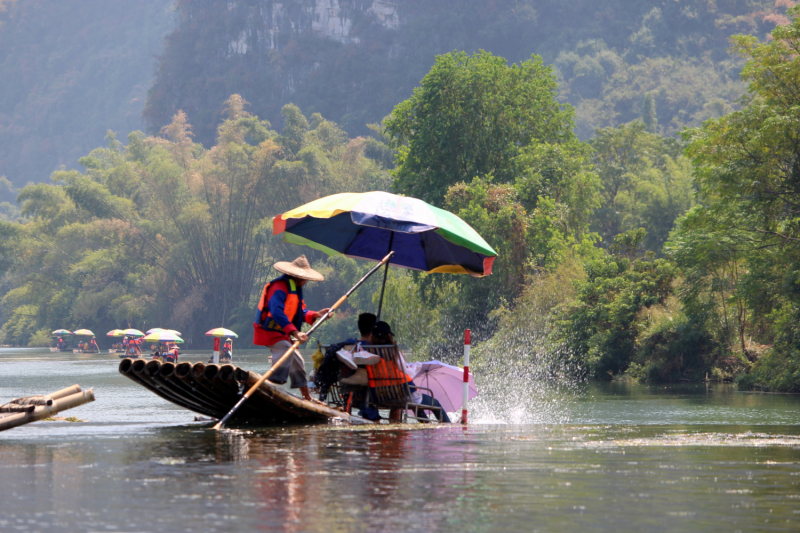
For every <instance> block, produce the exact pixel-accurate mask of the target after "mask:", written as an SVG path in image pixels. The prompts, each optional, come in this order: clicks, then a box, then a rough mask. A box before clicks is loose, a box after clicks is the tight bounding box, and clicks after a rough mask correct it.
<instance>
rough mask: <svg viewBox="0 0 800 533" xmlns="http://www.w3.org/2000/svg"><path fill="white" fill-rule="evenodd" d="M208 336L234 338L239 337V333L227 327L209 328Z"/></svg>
mask: <svg viewBox="0 0 800 533" xmlns="http://www.w3.org/2000/svg"><path fill="white" fill-rule="evenodd" d="M206 336H208V337H234V338H237V339H238V338H239V335H237V334H236V333H234V332H232V331H231V330H229V329H225V328H214V329H211V330H208V331H206Z"/></svg>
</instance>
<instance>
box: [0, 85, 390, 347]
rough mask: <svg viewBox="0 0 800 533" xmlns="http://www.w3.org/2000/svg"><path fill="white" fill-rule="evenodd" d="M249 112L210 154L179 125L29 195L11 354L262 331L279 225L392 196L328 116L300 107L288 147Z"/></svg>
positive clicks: (16, 263) (355, 143) (229, 123)
mask: <svg viewBox="0 0 800 533" xmlns="http://www.w3.org/2000/svg"><path fill="white" fill-rule="evenodd" d="M246 107H247V102H246V101H244V100H243V99H242V98H241V96H239V95H233V96H231V97H230V98H229V99H228V101H227V102H226V104H225V108H224V109H225V116H226V118H225V120H224V121H223V122H221V123H220V125H219V127H218V130H217V131H218V136H217V143H216V144H215V145H214V146H213V147H211V148H210V149H208V150H206V149H204V148H203V147H202V146H201V145H199V144H196V143H194V142H193V140H192V130H191V126H190V125H189V123H188V122H187V120H186V116H185V115H184V114H183V113H181V112H179V113H177V114H176V115H175V117H174V119H173V121H172V123H171V124H169V125H168V126H166V127H165V128H164V129H163V131H162V133H163V137H145V136H144V135H143V134H142V133H140V132H134V133H132V134H131V135H129V137H128V144H127V146H123V145H122V143H120V142H119V141H117V140H116V138H115V137H114V136H113V135H109V144H108V146H107V147H106V148H98V149H96V150H93V151H92V152H91V153H90V154H89V155H88V156H86V157H83V158H81V160H80V163H81V164H82V165H83V166H84V167H85V168H86V170H85V172H82V173H81V172H78V171H59V172H56V173H54V174H53V180H54V183H53V184H35V185H29V186H27V187H25V188H23V189H22V190H21V191H20V193H19V198H18V200H19V202H20V203H21V205H22V216H23V217H25V218H24V220H23V221H22V223H18V224H10V223H5V224H4V225H3V226H2V231H3V232H4V234H8V235H9V239H7V240H6V239H4V240H3V243H4V244H3V248H2V249H0V254H2V255H0V257H2V261H0V266H2V267H3V268H4V269H5V270H7V272H8V274H7V279H8V280H9V281H8V282H9V284H10V290H8V292H6V293H5V295H4V297H3V301H2V303H3V313H4V315H5V318H6V320H5V323H4V324H3V327H2V336H3V339H4V341H5V342H8V343H14V344H26V343H27V342H29V341H30V340H31V339H32V338H33V336H34V335H36V334H37V332H39V331H40V330H42V329H43V328H47V331H50V330H52V329H55V328H57V327H70V328H72V327H89V328H92V329H97V330H104V329H112V328H114V327H127V326H128V324H130V323H134V324H137V325H139V326H141V327H145V325H146V324H150V325H152V326H156V325H159V324H161V325H163V324H166V323H169V324H172V327H175V328H177V329H180V330H181V331H182V332H183V333H184V335H185V336H186V339H187V341H189V342H192V341H194V342H197V341H200V340H201V339H202V331H204V329H209V328H211V327H216V326H219V325H221V324H227V325H230V324H231V321H232V320H236V319H238V320H242V323H239V324H238V325H237V326H238V327H239V328H240V329H243V332H244V331H247V330H249V328H250V327H251V326H250V324H251V321H252V317H251V314H252V308H251V307H252V302H251V297H252V296H253V294H254V291H256V290H257V288H258V286H259V285H260V284H261V283H263V282H264V281H265V278H268V277H269V276H271V275H272V272H271V265H272V262H273V259H275V258H277V257H279V256H280V258H281V259H282V258H283V254H286V253H288V251H287V250H285V249H284V247H283V245H282V244H280V243H276V242H275V240H274V239H273V240H271V239H270V233H271V227H272V226H271V219H272V217H273V216H274V215H275V214H277V213H280V212H283V211H285V210H287V209H290V208H292V207H296V206H297V205H300V204H303V203H305V202H308V201H310V200H312V199H314V198H317V197H319V196H322V195H325V194H329V193H331V192H334V191H335V192H339V191H341V190H344V189H349V190H353V191H356V192H357V191H363V190H372V189H376V188H378V189H380V188H385V187H386V186H387V185H388V175H387V174H386V172H385V171H383V170H382V169H381V168H380V166H379V165H378V164H377V163H375V162H373V161H372V160H369V159H367V158H365V157H364V155H363V153H364V146H365V145H364V142H363V140H362V139H352V140H351V139H348V138H347V136H346V135H345V134H344V133H343V132H342V130H341V129H339V127H338V126H336V125H335V124H333V123H331V122H329V121H327V120H325V119H324V118H322V117H321V116H319V115H313V116H312V117H310V120H308V119H306V118H305V117H304V116H303V115H302V113H300V111H299V109H298V108H297V107H295V106H287V107H286V108H285V109H284V113H285V114H286V115H287V116H291V117H292V120H294V121H295V122H296V123H297V127H296V128H294V129H293V130H291V135H289V134H287V132H284V134H283V135H279V134H278V133H277V132H275V131H273V130H271V129H270V125H269V123H268V122H266V121H262V120H259V119H258V118H257V117H254V116H251V115H250V114H249V113H248V112H247V110H246ZM333 289H334V290H335V287H334V288H333ZM241 308H244V309H246V312H240V311H239V310H240V309H241ZM232 316H233V317H236V318H234V319H232V318H231V317H232ZM244 328H246V329H244ZM37 338H38V337H37Z"/></svg>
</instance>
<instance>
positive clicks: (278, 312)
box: [253, 255, 329, 401]
mask: <svg viewBox="0 0 800 533" xmlns="http://www.w3.org/2000/svg"><path fill="white" fill-rule="evenodd" d="M273 266H274V268H275V270H277V271H278V272H281V273H282V274H283V275H282V276H280V277H278V278H276V279H273V280H272V281H270V282H269V283H267V284H266V285H265V286H264V290H263V291H262V292H261V298H260V299H259V302H258V308H257V309H256V316H255V321H254V323H253V344H255V345H256V346H266V347H268V348H269V349H270V352H272V357H273V360H274V362H275V363H276V364H277V363H278V358H280V357H281V356H282V355H283V354H284V353H285V352H286V351H287V350H289V349H290V348H291V347H292V342H294V341H300V343H304V342H307V341H308V335H307V334H305V333H303V332H302V331H301V328H302V326H303V323H304V322H305V323H307V324H313V323H314V321H315V320H317V319H318V318H320V317H322V316H323V315H324V314H325V313H327V312H328V311H329V309H322V310H320V311H309V310H308V309H306V304H305V302H304V301H303V286H304V285H305V284H306V283H308V282H309V281H324V280H325V277H324V276H323V275H322V274H320V273H319V272H317V271H316V270H314V269H313V268H311V265H310V264H309V262H308V259H306V256H304V255H301V256H300V257H298V258H297V259H295V260H294V261H292V262H291V263H289V262H287V261H279V262H277V263H275V264H274V265H273ZM269 380H270V381H271V382H272V383H275V384H278V385H282V384H284V383H286V381H287V380H291V388H293V389H300V392H301V394H302V395H303V399H305V400H308V401H315V400H313V399H312V398H311V394H310V393H309V391H308V377H307V375H306V367H305V361H303V356H302V355H300V352H298V351H297V350H295V351H294V353H293V354H292V355H291V356H290V357H288V358H287V359H285V360H284V361H283V363H281V364H280V365H278V366H277V367H276V368H275V370H274V371H273V372H272V375H271V376H270V377H269Z"/></svg>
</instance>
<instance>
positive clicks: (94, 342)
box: [89, 336, 100, 352]
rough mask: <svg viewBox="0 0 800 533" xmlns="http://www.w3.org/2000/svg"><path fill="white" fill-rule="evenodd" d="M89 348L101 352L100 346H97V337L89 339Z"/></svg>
mask: <svg viewBox="0 0 800 533" xmlns="http://www.w3.org/2000/svg"><path fill="white" fill-rule="evenodd" d="M89 350H90V351H92V352H99V351H100V348H99V347H98V346H97V339H95V338H94V336H93V337H92V340H90V341H89Z"/></svg>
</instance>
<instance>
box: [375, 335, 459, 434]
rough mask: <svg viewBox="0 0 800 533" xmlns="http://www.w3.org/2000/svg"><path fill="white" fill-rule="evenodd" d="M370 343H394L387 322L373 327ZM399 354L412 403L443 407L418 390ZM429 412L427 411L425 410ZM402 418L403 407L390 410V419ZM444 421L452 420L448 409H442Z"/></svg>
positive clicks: (401, 354)
mask: <svg viewBox="0 0 800 533" xmlns="http://www.w3.org/2000/svg"><path fill="white" fill-rule="evenodd" d="M370 343H371V344H372V345H375V346H380V345H387V344H394V343H395V342H394V333H392V329H391V327H390V326H389V324H387V323H386V322H383V321H381V322H377V323H376V324H375V326H374V327H373V328H372V335H371V336H370ZM397 354H398V355H399V356H400V364H401V365H402V368H401V370H402V371H403V372H405V374H406V376H407V377H408V382H409V383H408V386H409V389H410V390H411V401H412V403H417V404H420V405H430V406H432V407H440V408H441V407H442V404H440V403H439V400H437V399H436V398H432V397H431V396H429V395H427V394H423V393H421V392H420V391H419V390H417V387H416V385H414V381H413V378H412V377H411V376H410V375H409V369H408V366H409V365H408V363H407V362H406V359H405V357H403V353H402V352H401V351H400V350H399V349H398V350H397ZM424 413H427V411H424V412H423V416H424ZM401 419H402V409H392V410H391V411H390V412H389V420H401ZM442 421H443V422H447V423H449V422H450V417H449V416H448V415H447V411H445V410H444V409H442Z"/></svg>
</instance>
